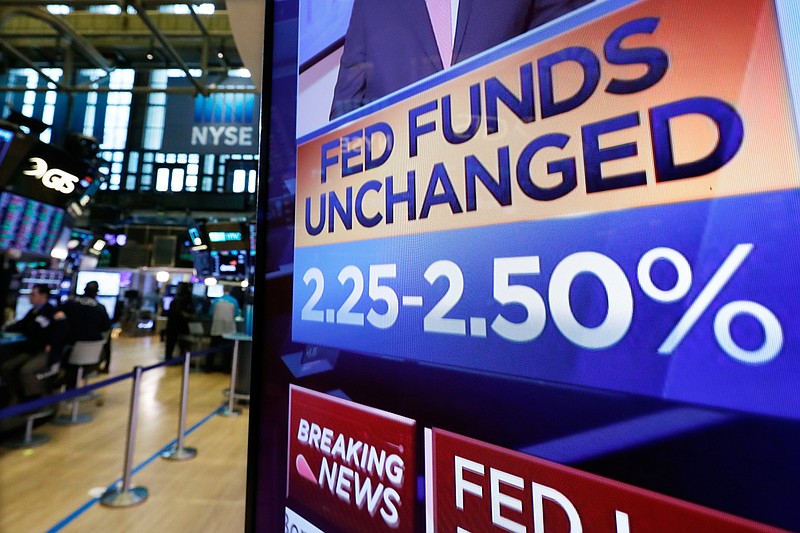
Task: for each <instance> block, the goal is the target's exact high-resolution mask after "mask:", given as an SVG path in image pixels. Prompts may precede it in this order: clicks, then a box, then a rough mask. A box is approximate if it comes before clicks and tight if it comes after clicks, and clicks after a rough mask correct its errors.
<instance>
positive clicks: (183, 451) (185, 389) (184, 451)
mask: <svg viewBox="0 0 800 533" xmlns="http://www.w3.org/2000/svg"><path fill="white" fill-rule="evenodd" d="M183 357H184V360H183V381H182V383H181V408H180V409H181V410H180V414H179V415H178V442H177V444H176V446H175V447H174V448H172V449H171V450H167V451H166V452H164V453H162V454H161V457H162V458H163V459H167V460H169V461H186V460H187V459H194V457H195V456H197V448H184V446H183V441H184V437H185V434H186V409H187V407H188V405H189V372H190V370H191V366H192V354H191V352H186V353H185V354H184V356H183Z"/></svg>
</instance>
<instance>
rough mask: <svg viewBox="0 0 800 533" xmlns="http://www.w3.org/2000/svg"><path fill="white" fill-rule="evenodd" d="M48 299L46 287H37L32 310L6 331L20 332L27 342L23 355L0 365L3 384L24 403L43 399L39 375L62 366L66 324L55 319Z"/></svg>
mask: <svg viewBox="0 0 800 533" xmlns="http://www.w3.org/2000/svg"><path fill="white" fill-rule="evenodd" d="M49 298H50V289H49V288H48V287H47V285H41V284H40V285H34V286H33V289H32V290H31V294H30V296H29V300H30V302H31V305H32V306H33V307H32V308H31V310H30V311H28V312H27V314H25V316H24V317H23V318H22V319H21V320H19V321H17V322H15V323H13V324H11V325H9V326H7V327H6V329H5V330H6V331H11V332H15V333H21V334H22V335H24V336H25V338H26V339H27V341H26V346H25V351H24V353H21V354H19V355H17V356H15V357H12V358H11V359H9V360H8V361H5V362H4V363H3V364H2V366H0V373H2V377H3V381H4V382H6V383H8V384H9V385H10V388H11V389H13V392H15V393H16V394H18V395H20V396H21V398H22V400H23V401H27V400H31V399H34V398H37V397H39V396H42V395H43V394H44V393H45V391H44V388H43V386H42V383H41V381H40V380H39V379H38V378H37V376H36V374H38V373H40V372H42V371H44V370H46V369H48V368H49V367H51V366H53V365H60V363H61V355H62V353H63V347H64V336H65V326H66V324H65V323H64V321H63V320H59V319H57V318H56V317H55V315H56V308H55V307H53V305H51V304H50V303H49V302H48V300H49Z"/></svg>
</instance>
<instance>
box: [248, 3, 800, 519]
mask: <svg viewBox="0 0 800 533" xmlns="http://www.w3.org/2000/svg"><path fill="white" fill-rule="evenodd" d="M288 4H290V5H287V3H286V2H277V3H276V4H275V9H274V13H273V15H274V25H273V27H272V28H273V30H274V40H273V41H271V42H273V43H274V49H273V50H272V56H271V57H272V61H273V65H272V67H273V70H272V73H271V76H272V78H271V80H270V81H271V87H272V98H273V105H272V106H269V107H271V109H272V112H271V115H270V116H269V119H268V120H264V124H269V128H270V129H269V134H270V135H269V138H268V139H266V140H265V144H264V146H265V147H268V149H269V151H270V152H269V154H268V156H267V157H264V158H262V160H263V161H265V162H268V164H269V168H268V172H261V174H262V175H269V177H270V182H269V187H263V188H260V191H262V192H261V194H262V197H261V198H260V199H259V205H260V206H261V208H262V209H266V207H265V206H267V205H269V200H274V199H275V198H278V197H279V196H280V195H283V194H285V191H286V190H289V191H293V192H294V195H295V204H294V213H295V219H294V224H293V225H286V224H281V223H280V222H279V221H277V220H276V219H275V218H273V219H271V220H270V222H271V223H270V224H267V225H260V226H259V233H258V235H259V238H258V244H259V250H258V255H259V257H261V256H262V254H263V253H266V254H267V257H266V258H265V259H263V260H262V261H261V263H260V264H261V265H262V267H261V268H262V272H261V273H260V274H270V269H269V268H268V265H270V264H275V263H276V259H275V258H274V257H272V255H275V254H283V253H284V252H285V249H284V248H282V247H280V246H278V247H275V246H270V245H269V244H268V243H272V242H274V240H275V239H276V238H278V237H280V236H282V235H286V234H287V232H289V231H291V232H293V235H294V246H293V250H292V265H291V268H290V269H282V270H283V271H284V273H287V275H285V276H284V275H275V273H274V272H273V273H271V274H270V275H265V276H263V277H262V276H256V279H258V280H264V284H263V285H264V287H263V288H259V286H258V285H257V286H256V301H257V303H256V305H257V311H258V312H259V313H260V316H261V320H262V322H263V326H264V327H263V328H255V339H254V342H255V344H256V346H255V348H254V349H255V350H260V351H261V352H262V353H261V354H260V355H259V357H257V358H254V367H253V368H254V372H255V376H254V379H255V380H256V381H257V385H259V386H260V391H261V392H260V396H258V395H256V396H255V401H254V403H253V407H254V413H253V414H252V415H251V420H252V423H253V424H254V426H255V427H254V431H253V434H254V435H255V436H254V439H255V440H254V441H253V442H251V446H250V450H251V452H250V453H251V461H252V463H251V467H252V469H253V478H252V480H251V487H250V488H251V490H252V491H253V495H252V498H251V503H250V508H249V518H250V520H252V525H253V527H255V528H256V529H259V530H262V529H263V530H278V529H279V528H280V527H283V528H285V529H291V528H292V527H295V528H297V529H298V530H304V531H325V532H345V531H346V532H351V531H382V530H385V529H392V530H395V531H435V532H449V531H482V532H483V531H515V532H516V531H520V532H522V531H539V532H544V531H583V530H585V531H600V532H602V531H609V532H618V533H619V532H628V533H630V532H636V531H651V532H664V533H666V532H671V531H697V532H700V531H777V530H792V531H797V530H800V514H798V513H797V510H796V504H795V502H794V500H795V498H794V494H795V493H796V490H797V487H798V485H797V481H796V479H795V478H796V476H795V475H794V473H795V472H797V471H798V470H800V458H798V456H797V454H796V453H795V452H794V450H795V449H796V448H797V447H798V446H800V392H798V389H797V387H796V385H795V383H796V381H797V380H798V378H800V362H798V358H797V356H798V354H800V335H799V334H798V332H799V331H800V328H799V327H798V326H800V318H798V317H800V308H799V307H798V302H800V280H799V279H798V277H797V276H795V275H794V272H795V271H796V270H798V268H800V247H799V246H798V241H797V239H796V238H795V236H796V234H797V233H798V229H800V227H798V221H800V216H799V215H800V193H799V192H798V187H800V159H799V156H800V148H799V147H798V141H799V137H798V124H800V101H799V100H798V95H800V53H799V52H798V50H800V23H798V17H797V11H796V6H795V5H794V2H791V1H787V0H745V1H741V2H726V1H724V0H709V1H706V2H692V1H691V0H670V1H667V0H595V1H593V2H590V1H588V0H574V1H568V0H564V1H553V2H548V3H542V2H529V1H524V0H509V1H508V2H504V3H503V5H502V8H501V7H500V5H499V4H498V3H495V2H477V1H467V0H460V1H459V2H443V4H442V5H440V6H439V7H435V6H436V2H432V1H431V2H422V1H419V2H398V1H392V0H356V1H355V2H353V4H352V8H351V9H349V10H347V11H348V12H347V14H346V16H345V15H344V14H342V15H341V16H342V17H346V20H347V26H346V27H347V30H346V32H345V37H344V46H343V50H342V51H341V55H340V59H338V60H337V61H335V62H333V63H331V62H327V63H325V65H327V67H326V68H329V71H327V72H321V71H320V70H319V69H314V70H313V71H311V70H304V69H303V68H302V67H301V66H300V65H301V63H302V61H301V60H300V59H299V58H298V56H297V51H296V50H297V49H299V50H304V49H305V46H304V43H305V41H306V40H308V41H309V43H313V42H314V39H315V38H316V37H317V36H316V35H314V32H315V30H314V26H313V25H312V24H308V23H307V19H306V17H305V16H304V14H305V13H308V12H309V10H311V11H313V8H314V6H315V3H313V2H310V3H306V2H303V1H301V2H300V3H299V5H295V4H294V3H291V2H290V3H288ZM454 6H456V7H454ZM439 10H443V13H441V12H440V11H439ZM339 24H341V20H336V21H331V27H338V25H339ZM289 28H292V29H291V30H290V29H289ZM292 42H294V43H297V42H299V43H300V44H299V45H298V46H297V47H296V48H293V47H292V46H291V45H289V44H286V43H292ZM292 101H293V102H295V106H294V111H295V112H294V113H292V112H291V111H290V110H287V107H288V102H292ZM264 108H265V109H266V108H268V106H264ZM292 134H293V135H292ZM288 146H292V147H294V148H295V150H294V152H295V155H296V157H295V158H294V160H287V158H286V151H287V147H288ZM279 181H283V182H285V183H286V184H288V183H291V184H292V185H291V186H289V185H285V186H276V183H277V182H279ZM263 196H267V198H264V197H263ZM259 215H260V216H259V220H263V219H264V218H266V216H267V215H268V213H259ZM265 232H266V233H265ZM262 236H263V237H262ZM284 261H285V260H283V259H282V260H281V261H280V262H281V263H283V262H284ZM288 272H291V277H290V276H288ZM257 274H258V273H257ZM259 295H260V296H259ZM258 306H260V307H258ZM319 351H322V352H324V353H333V354H335V356H331V357H324V358H314V357H307V354H309V353H318V352H319ZM256 360H257V361H256ZM289 391H291V392H289ZM342 402H345V403H342ZM367 412H368V413H370V416H373V415H374V416H375V418H374V419H372V418H371V419H370V423H369V424H367V426H368V427H362V426H361V425H360V423H362V422H363V419H364V417H365V416H366V415H364V414H363V413H367ZM348 413H349V414H348ZM407 432H411V433H412V434H413V439H411V442H413V444H407V442H408V435H407ZM409 446H410V447H411V449H409ZM398 450H400V451H402V452H403V454H400V453H399V452H398ZM393 453H394V455H392V454H393ZM405 454H408V455H405ZM370 457H373V459H372V460H371V459H370ZM381 457H382V458H383V459H380V458H381ZM389 457H396V459H394V463H393V466H394V467H396V468H395V469H389V470H387V468H386V462H385V461H388V458H389ZM371 461H372V462H371ZM399 465H402V467H401V466H399ZM400 472H402V474H401V473H400ZM409 477H411V478H413V479H415V480H416V482H417V487H416V489H415V490H413V491H411V492H410V493H409V492H406V490H407V489H408V487H407V485H406V481H407V480H408V478H409ZM314 502H316V503H314Z"/></svg>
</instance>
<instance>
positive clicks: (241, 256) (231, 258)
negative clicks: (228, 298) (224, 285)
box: [210, 250, 247, 280]
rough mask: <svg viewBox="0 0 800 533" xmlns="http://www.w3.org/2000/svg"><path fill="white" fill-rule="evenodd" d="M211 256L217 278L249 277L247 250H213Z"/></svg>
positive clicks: (239, 278) (234, 278) (235, 278)
mask: <svg viewBox="0 0 800 533" xmlns="http://www.w3.org/2000/svg"><path fill="white" fill-rule="evenodd" d="M210 256H211V263H212V265H213V275H214V277H215V278H219V279H226V280H242V279H245V278H246V277H247V250H212V251H211V254H210Z"/></svg>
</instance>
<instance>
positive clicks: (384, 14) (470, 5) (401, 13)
mask: <svg viewBox="0 0 800 533" xmlns="http://www.w3.org/2000/svg"><path fill="white" fill-rule="evenodd" d="M591 1H592V0H499V1H492V2H488V1H484V0H355V2H354V3H353V11H352V14H351V16H350V26H349V27H348V29H347V35H346V36H345V43H344V52H343V54H342V59H341V63H340V66H339V75H338V78H337V81H336V88H335V90H334V95H333V105H332V106H331V114H330V116H331V119H334V118H336V117H338V116H341V115H343V114H345V113H348V112H350V111H352V110H354V109H357V108H359V107H361V106H363V105H365V104H367V103H369V102H372V101H374V100H377V99H378V98H381V97H382V96H385V95H387V94H389V93H392V92H394V91H396V90H398V89H400V88H402V87H405V86H407V85H410V84H411V83H414V82H415V81H418V80H421V79H422V78H425V77H427V76H430V75H431V74H434V73H436V72H439V71H440V70H443V69H444V68H446V67H449V66H450V65H452V64H455V63H458V62H460V61H463V60H465V59H467V58H470V57H472V56H474V55H476V54H478V53H480V52H483V51H484V50H487V49H489V48H491V47H493V46H495V45H498V44H500V43H502V42H505V41H507V40H509V39H511V38H513V37H516V36H517V35H521V34H522V33H525V32H526V31H528V30H529V29H531V28H534V27H536V26H539V25H541V24H544V23H545V22H549V21H550V20H553V19H555V18H557V17H559V16H561V15H563V14H565V13H567V12H569V11H572V10H574V9H576V8H578V7H580V6H582V5H585V4H588V3H590V2H591ZM437 2H444V7H442V6H441V5H440V6H438V7H436V3H437ZM456 6H457V10H456ZM440 8H441V9H445V10H446V12H447V13H449V16H450V22H449V23H448V22H446V23H445V24H446V25H447V28H446V29H444V30H443V32H444V35H447V33H448V31H449V32H450V39H449V41H450V42H449V43H448V42H447V41H448V39H447V37H443V36H442V33H441V32H440V31H439V29H440V27H441V26H440V25H439V23H438V22H437V20H436V19H437V16H436V15H435V14H434V11H435V10H437V9H440ZM453 15H455V17H453ZM444 18H445V19H446V18H447V15H445V17H444ZM453 19H454V20H453ZM453 22H454V24H453Z"/></svg>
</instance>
